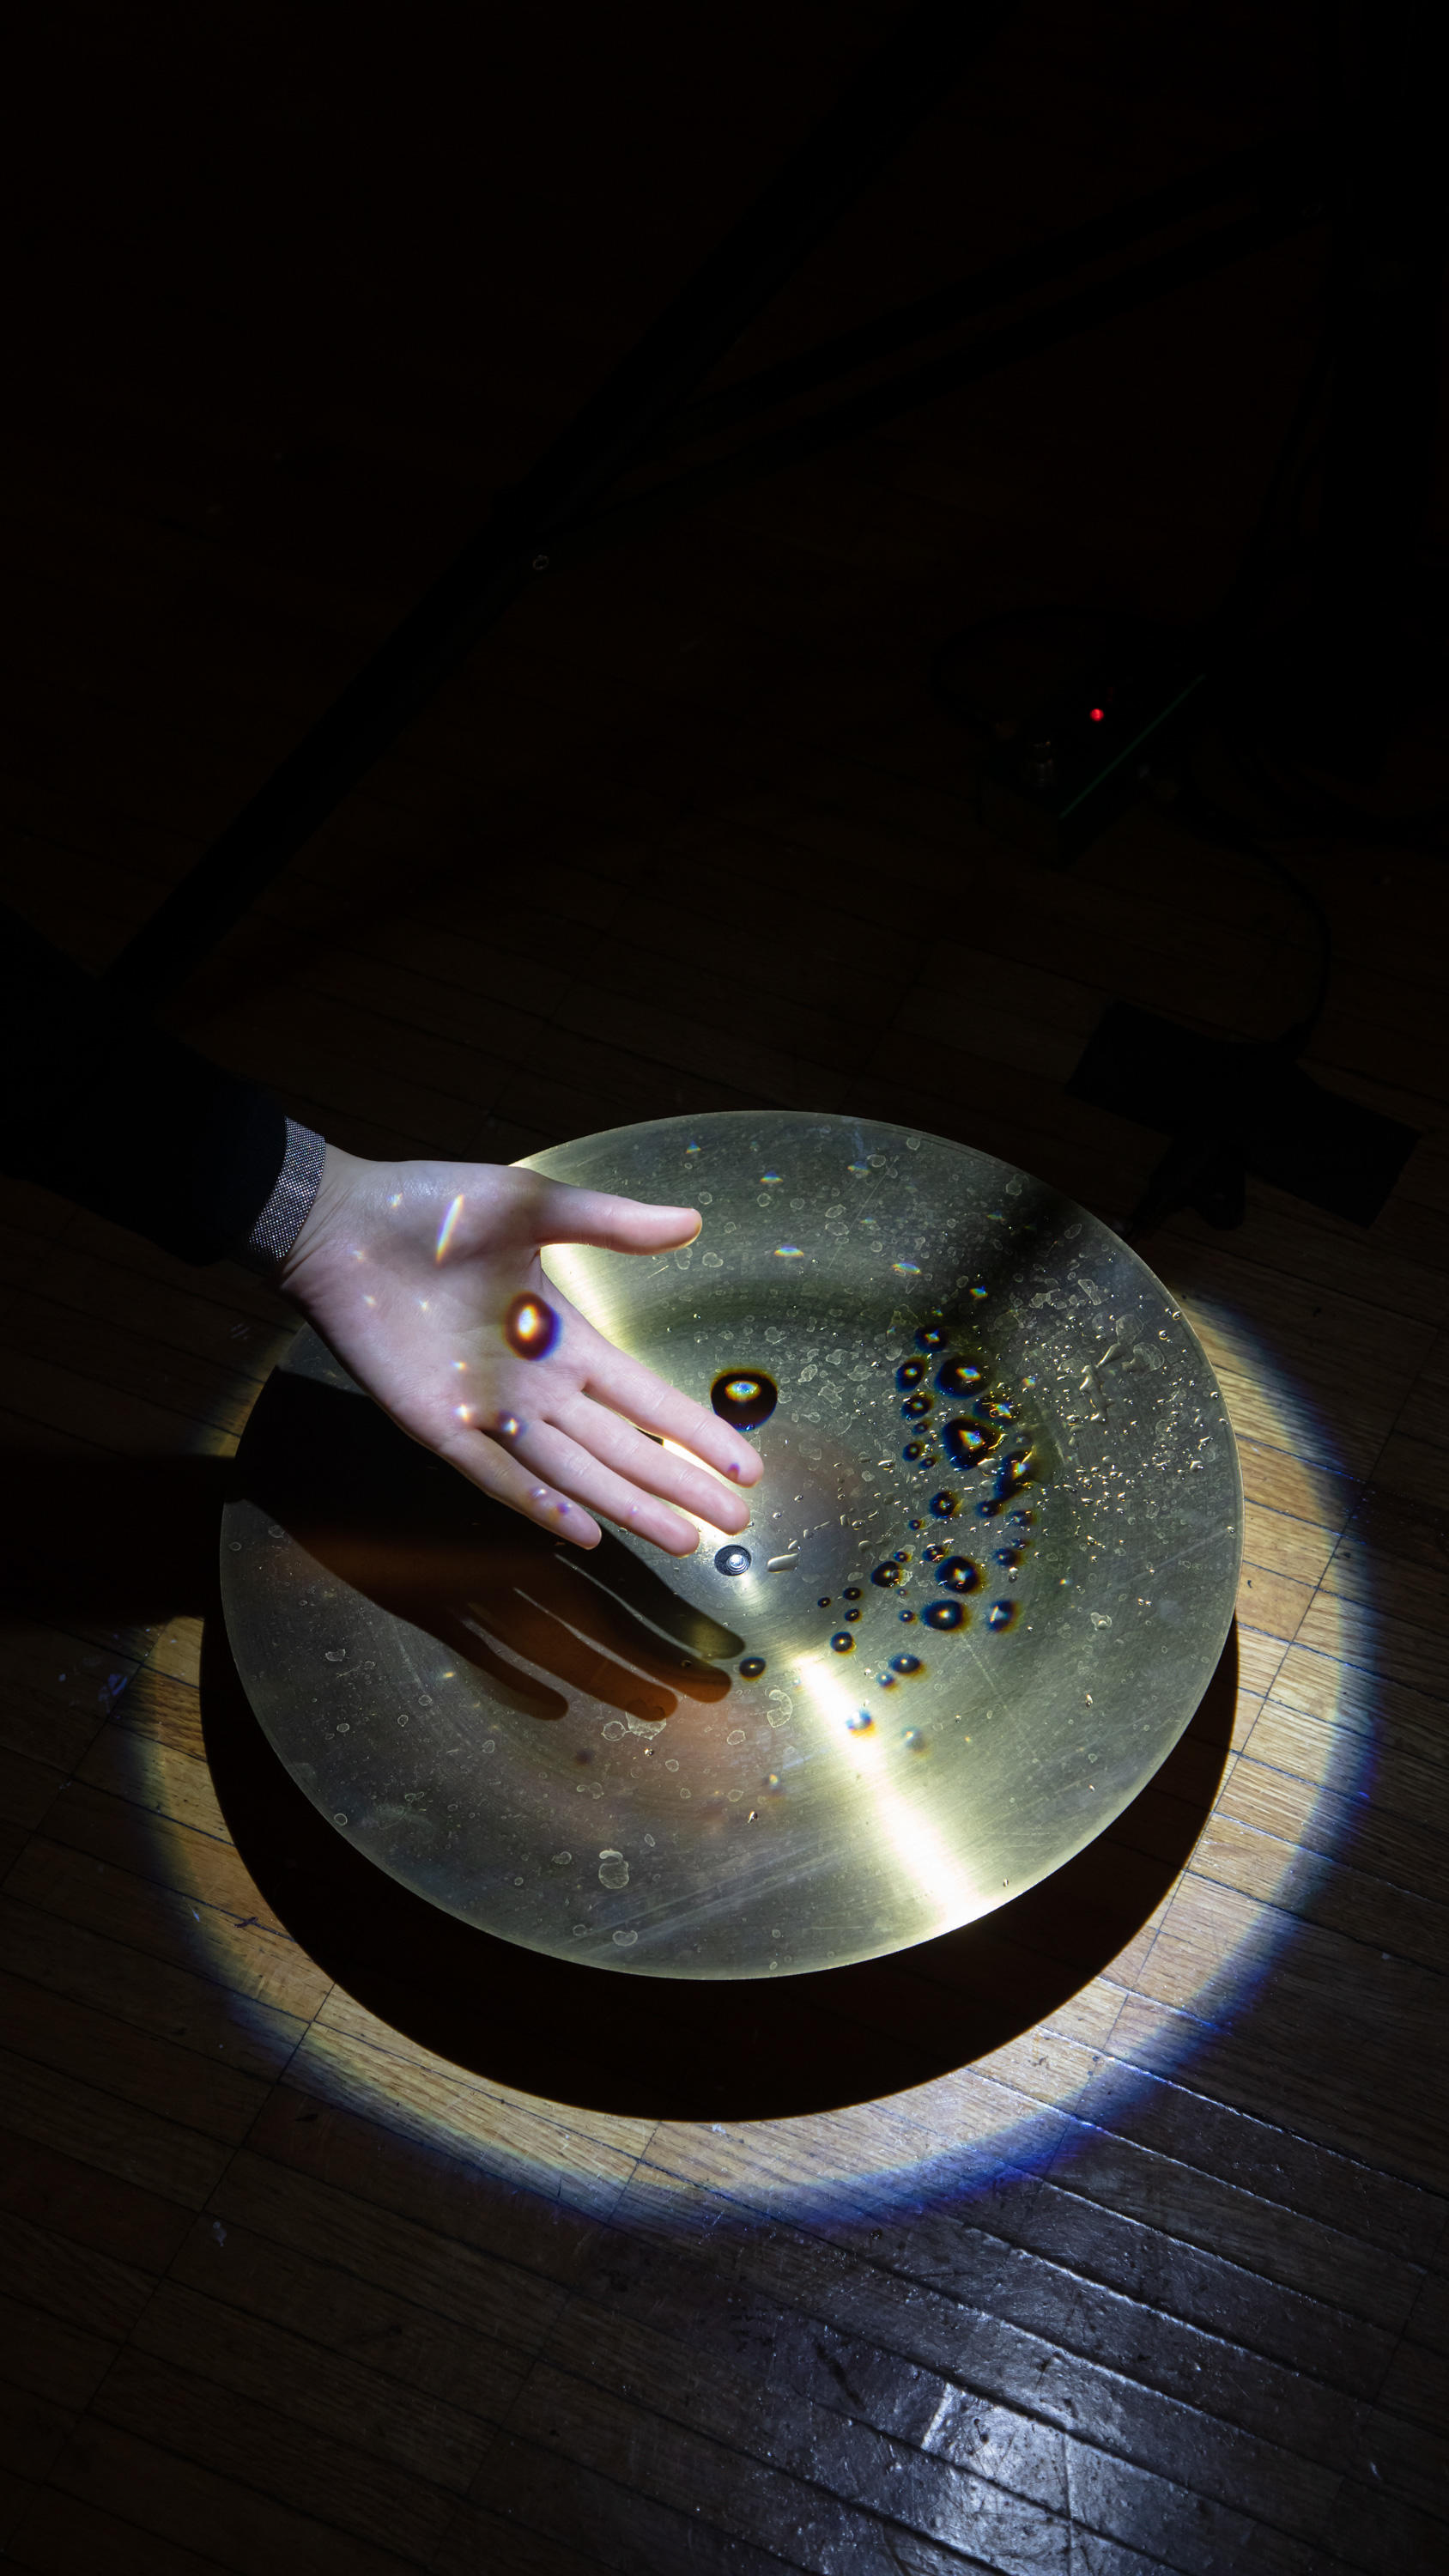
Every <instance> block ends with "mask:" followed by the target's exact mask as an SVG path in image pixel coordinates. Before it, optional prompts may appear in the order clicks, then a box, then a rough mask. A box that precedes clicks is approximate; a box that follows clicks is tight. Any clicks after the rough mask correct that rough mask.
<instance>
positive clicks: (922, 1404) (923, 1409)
mask: <svg viewBox="0 0 1449 2576" xmlns="http://www.w3.org/2000/svg"><path fill="white" fill-rule="evenodd" d="M934 1400H935V1399H934V1398H933V1397H932V1396H929V1395H908V1396H907V1398H906V1400H905V1403H904V1404H903V1405H902V1406H901V1412H902V1415H903V1416H904V1418H905V1420H906V1421H907V1422H919V1421H920V1420H921V1418H922V1416H923V1415H924V1414H927V1413H929V1412H930V1410H931V1406H932V1404H933V1402H934Z"/></svg>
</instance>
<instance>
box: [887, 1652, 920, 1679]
mask: <svg viewBox="0 0 1449 2576" xmlns="http://www.w3.org/2000/svg"><path fill="white" fill-rule="evenodd" d="M924 1669H925V1667H924V1666H923V1664H922V1662H921V1658H920V1656H919V1655H892V1657H891V1671H892V1672H893V1673H903V1674H904V1675H905V1676H906V1678H907V1679H908V1680H909V1679H910V1677H911V1676H912V1675H913V1674H915V1673H919V1672H922V1671H924Z"/></svg>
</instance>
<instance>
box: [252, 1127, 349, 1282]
mask: <svg viewBox="0 0 1449 2576" xmlns="http://www.w3.org/2000/svg"><path fill="white" fill-rule="evenodd" d="M326 1153H327V1139H326V1137H325V1136H318V1135H316V1134H314V1132H313V1130H312V1129H311V1128H310V1127H299V1126H298V1124H297V1121H296V1119H295V1118H289V1119H288V1121H287V1151H286V1156H285V1158H284V1160H283V1163H282V1168H281V1170H280V1172H279V1173H278V1174H277V1179H276V1185H275V1187H274V1189H273V1191H272V1195H271V1197H270V1198H269V1199H268V1201H267V1204H266V1206H265V1207H264V1208H263V1210H262V1212H261V1215H260V1216H259V1217H258V1218H257V1221H256V1223H255V1225H254V1226H253V1227H252V1230H251V1232H250V1234H249V1235H248V1236H247V1237H246V1239H245V1241H244V1242H243V1243H240V1244H238V1245H237V1246H236V1249H235V1251H234V1252H233V1254H232V1258H233V1260H234V1261H239V1262H240V1263H241V1265H242V1268H243V1269H244V1270H259V1271H262V1272H265V1273H270V1272H271V1271H273V1270H274V1269H275V1268H276V1265H277V1263H278V1262H279V1261H283V1260H285V1258H286V1256H287V1254H288V1253H289V1252H290V1251H291V1249H292V1246H293V1244H294V1243H295V1242H296V1240H297V1237H298V1235H299V1234H300V1233H301V1231H302V1227H303V1224H304V1223H305V1221H306V1219H307V1217H308V1216H309V1215H310V1213H311V1209H312V1202H313V1200H314V1199H315V1198H316V1196H317V1192H318V1191H319V1189H320V1188H321V1186H322V1165H323V1162H324V1160H325V1158H326Z"/></svg>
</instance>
